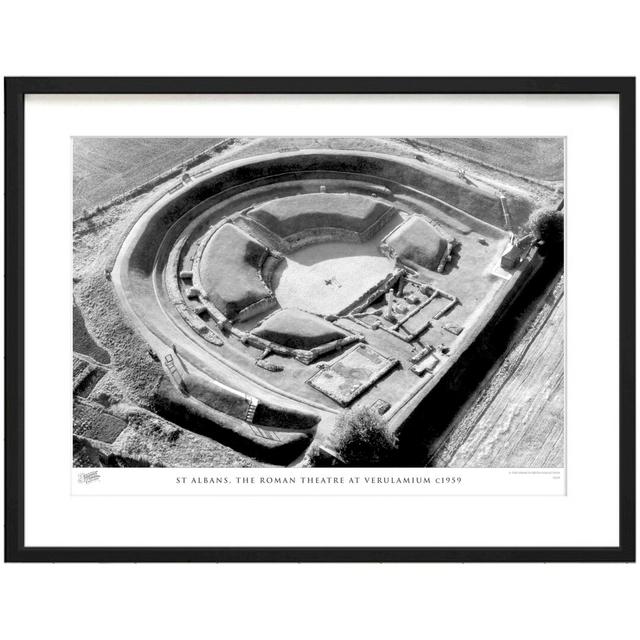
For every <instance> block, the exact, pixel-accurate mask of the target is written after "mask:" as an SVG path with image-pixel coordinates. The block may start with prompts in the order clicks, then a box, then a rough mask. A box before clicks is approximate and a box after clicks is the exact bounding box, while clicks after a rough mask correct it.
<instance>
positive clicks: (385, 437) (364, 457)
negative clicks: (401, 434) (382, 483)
mask: <svg viewBox="0 0 640 640" xmlns="http://www.w3.org/2000/svg"><path fill="white" fill-rule="evenodd" d="M332 440H333V448H334V449H335V451H336V453H337V454H338V455H339V456H340V458H342V460H344V461H345V463H346V464H347V465H348V466H352V467H356V466H361V467H379V466H384V465H386V464H388V463H389V462H390V461H391V460H392V458H393V455H394V453H395V451H396V448H397V441H396V438H395V436H394V435H393V434H392V433H391V432H390V431H389V428H388V426H387V424H386V422H385V421H384V420H383V419H382V418H381V417H380V415H379V414H378V413H377V412H376V411H374V410H373V409H370V408H368V407H363V408H360V409H355V410H352V411H345V412H344V413H343V414H342V415H341V416H340V417H339V418H338V420H337V422H336V427H335V431H334V435H333V438H332Z"/></svg>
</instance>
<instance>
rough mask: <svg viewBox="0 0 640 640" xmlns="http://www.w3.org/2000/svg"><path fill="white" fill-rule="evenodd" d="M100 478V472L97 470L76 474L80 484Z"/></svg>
mask: <svg viewBox="0 0 640 640" xmlns="http://www.w3.org/2000/svg"><path fill="white" fill-rule="evenodd" d="M97 480H100V473H98V471H87V472H86V473H81V474H79V475H78V482H79V483H80V484H90V483H91V482H96V481H97Z"/></svg>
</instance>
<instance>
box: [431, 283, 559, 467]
mask: <svg viewBox="0 0 640 640" xmlns="http://www.w3.org/2000/svg"><path fill="white" fill-rule="evenodd" d="M564 314H565V306H564V295H563V287H562V283H560V284H559V285H557V286H556V288H555V290H554V291H553V293H552V294H551V295H550V297H549V299H548V300H547V301H546V303H545V305H544V307H543V309H542V310H541V311H540V312H539V314H538V315H537V317H536V318H535V320H534V321H533V322H532V324H531V327H530V329H529V330H528V331H527V332H526V333H525V335H524V336H523V337H522V338H521V340H520V341H519V342H518V343H517V344H516V346H515V347H514V348H513V349H512V351H511V352H510V353H509V355H508V356H507V358H506V359H505V361H504V362H503V363H502V365H501V366H500V367H499V368H498V369H497V371H496V372H495V373H494V374H493V375H492V377H491V379H490V380H489V381H488V383H487V385H486V387H485V389H484V391H483V392H482V393H481V394H480V395H479V396H478V397H477V398H476V399H475V400H474V401H473V402H472V403H471V405H470V406H469V407H468V409H467V410H466V411H465V412H464V413H463V415H462V417H461V418H459V420H458V422H457V424H455V425H454V427H453V429H452V430H451V431H450V435H449V437H448V439H447V441H446V442H444V444H443V445H442V446H441V447H440V449H439V450H438V452H437V453H436V455H435V456H434V458H433V459H432V465H433V466H446V467H548V468H557V467H562V466H564V446H563V437H564V317H565V315H564Z"/></svg>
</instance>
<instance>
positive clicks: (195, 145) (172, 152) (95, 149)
mask: <svg viewBox="0 0 640 640" xmlns="http://www.w3.org/2000/svg"><path fill="white" fill-rule="evenodd" d="M222 139H223V138H75V139H74V141H73V217H74V218H75V217H76V216H78V215H79V214H80V213H81V212H82V210H83V209H84V208H87V209H91V208H92V207H95V206H97V205H99V204H102V203H104V202H107V201H109V200H111V199H112V198H114V197H116V196H117V195H120V194H121V193H123V192H125V191H128V190H129V189H133V188H134V187H137V186H138V185H140V184H142V183H144V182H146V181H147V180H150V179H151V178H154V177H155V176H157V175H158V174H160V173H162V172H164V171H168V170H169V169H171V168H173V167H174V166H176V165H177V164H179V163H180V162H181V161H184V160H185V159H187V158H190V157H191V156H194V155H196V154H198V153H200V152H201V151H204V150H205V149H207V148H208V147H211V146H212V145H214V144H217V143H218V142H220V141H221V140H222Z"/></svg>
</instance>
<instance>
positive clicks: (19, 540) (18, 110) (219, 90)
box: [4, 77, 636, 562]
mask: <svg viewBox="0 0 640 640" xmlns="http://www.w3.org/2000/svg"><path fill="white" fill-rule="evenodd" d="M4 88H5V230H6V235H5V561H7V562H633V561H635V535H636V534H635V518H636V515H635V501H636V496H635V448H636V447H635V324H636V323H635V173H636V169H635V133H636V131H635V127H636V124H635V104H636V103H635V78H631V77H472V78H465V77H455V78H454V77H449V78H444V77H431V78H429V77H388V78H383V77H379V78H374V77H366V78H364V77H360V78H350V77H334V78H328V77H314V78H304V77H257V78H251V77H237V78H228V77H224V78H205V77H198V78H196V77H192V78H189V77H180V78H169V77H164V78H161V77H127V78H124V77H110V78H106V77H102V78H100V77H24V78H5V83H4ZM229 93H230V94H616V95H618V97H619V117H620V120H619V123H620V130H619V144H620V146H619V153H620V156H619V160H620V176H619V186H620V213H619V215H620V265H619V267H620V354H619V355H620V360H619V362H620V371H619V374H620V390H619V403H620V405H619V409H620V424H619V430H620V433H619V435H620V449H619V455H620V458H619V469H620V474H619V496H620V502H619V531H620V539H619V544H618V546H615V547H613V546H612V547H509V548H499V547H458V548H454V547H251V548H248V547H211V548H210V547H184V548H179V547H169V548H164V547H144V548H143V547H27V546H25V540H24V516H25V503H24V500H25V493H24V468H25V461H24V453H25V449H24V345H25V331H24V276H23V265H24V259H25V253H24V241H25V237H24V136H25V130H24V99H25V96H26V95H27V94H229Z"/></svg>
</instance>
